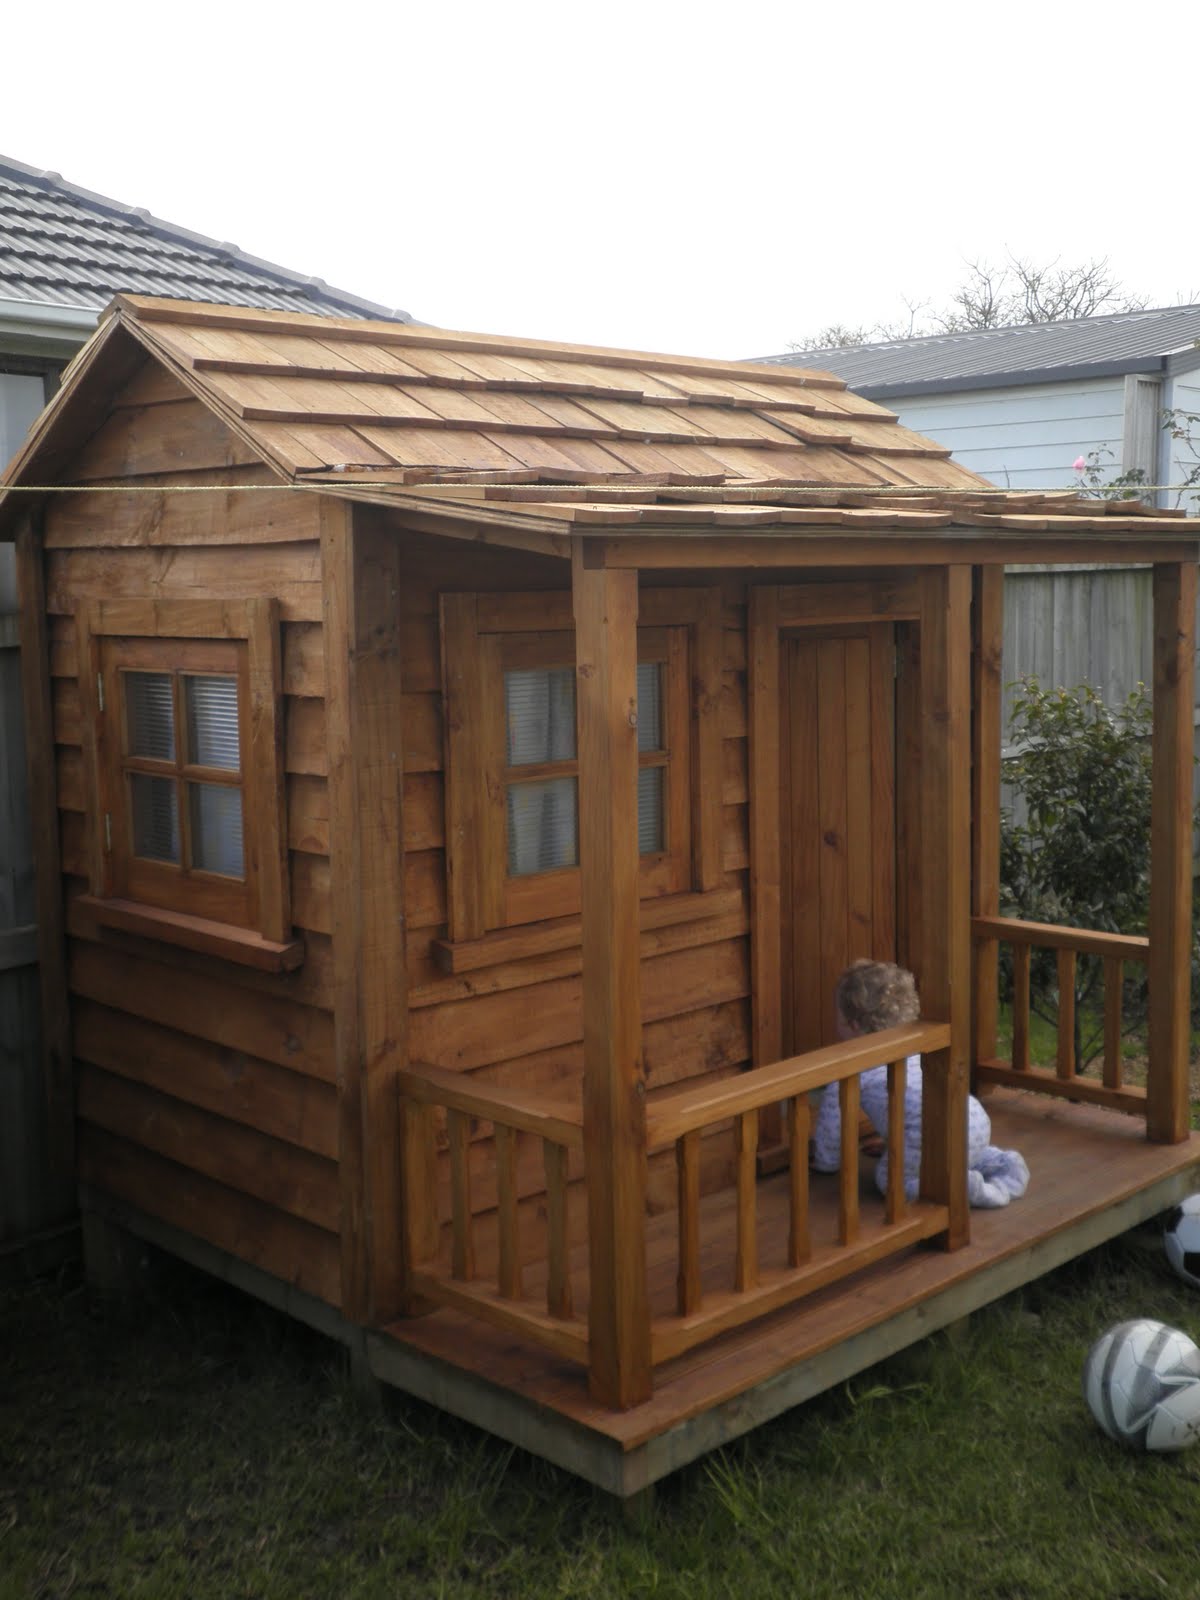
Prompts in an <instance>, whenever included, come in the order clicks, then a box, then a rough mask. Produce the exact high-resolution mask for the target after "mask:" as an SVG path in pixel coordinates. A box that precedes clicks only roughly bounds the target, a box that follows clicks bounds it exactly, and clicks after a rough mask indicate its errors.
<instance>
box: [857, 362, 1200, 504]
mask: <svg viewBox="0 0 1200 1600" xmlns="http://www.w3.org/2000/svg"><path fill="white" fill-rule="evenodd" d="M1198 398H1200V396H1198ZM881 404H883V405H885V406H887V407H888V409H889V410H893V411H895V412H896V413H897V414H898V415H899V418H900V421H901V422H902V423H903V424H904V426H905V427H906V428H912V429H914V430H915V431H916V432H917V433H924V434H927V435H928V436H929V438H931V439H936V440H937V442H938V443H939V444H943V445H945V446H946V447H947V448H948V449H950V450H951V451H953V453H954V457H955V460H957V461H959V462H961V463H962V465H963V466H964V467H970V468H971V469H972V470H973V471H975V472H978V473H981V474H982V475H983V477H985V478H989V479H990V480H991V481H992V482H993V483H994V484H996V485H997V486H998V487H999V488H1001V489H1072V488H1074V487H1075V485H1076V483H1077V481H1078V480H1077V478H1076V475H1075V473H1074V472H1073V471H1072V463H1073V462H1074V461H1075V459H1076V457H1078V456H1084V457H1085V458H1086V457H1087V455H1088V454H1089V452H1090V451H1092V450H1097V449H1100V448H1103V447H1107V448H1108V449H1109V450H1110V451H1111V452H1112V456H1111V458H1110V457H1108V456H1105V457H1103V458H1102V462H1103V464H1102V471H1103V472H1104V476H1105V477H1112V476H1114V475H1115V474H1116V473H1118V472H1120V470H1121V448H1122V429H1123V423H1124V413H1125V380H1124V379H1123V378H1120V377H1117V378H1094V379H1079V380H1077V381H1075V382H1072V383H1031V384H1024V385H1022V386H1021V387H1020V388H1014V389H975V390H969V391H967V392H966V393H963V394H940V395H929V396H927V397H926V398H923V399H903V398H902V399H899V400H884V401H882V402H881ZM1198 409H1200V407H1198Z"/></svg>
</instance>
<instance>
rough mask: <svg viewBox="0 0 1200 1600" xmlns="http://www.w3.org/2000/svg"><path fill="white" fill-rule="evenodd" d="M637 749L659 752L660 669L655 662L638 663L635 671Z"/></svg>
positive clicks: (660, 722)
mask: <svg viewBox="0 0 1200 1600" xmlns="http://www.w3.org/2000/svg"><path fill="white" fill-rule="evenodd" d="M637 719H638V749H639V750H661V749H662V748H663V737H662V667H661V666H660V665H659V663H658V662H657V661H643V662H639V664H638V669H637Z"/></svg>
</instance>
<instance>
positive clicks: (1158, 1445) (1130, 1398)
mask: <svg viewBox="0 0 1200 1600" xmlns="http://www.w3.org/2000/svg"><path fill="white" fill-rule="evenodd" d="M1083 1396H1084V1399H1085V1400H1086V1401H1087V1403H1088V1408H1089V1409H1090V1411H1091V1413H1092V1415H1093V1416H1094V1417H1095V1419H1096V1421H1097V1422H1098V1423H1099V1424H1100V1426H1101V1427H1102V1428H1103V1429H1104V1431H1105V1433H1107V1434H1108V1436H1109V1438H1110V1439H1116V1440H1117V1442H1118V1443H1120V1444H1123V1445H1125V1446H1126V1447H1127V1448H1129V1449H1131V1450H1184V1449H1186V1448H1187V1446H1188V1445H1190V1444H1195V1443H1196V1442H1197V1441H1200V1349H1198V1348H1197V1347H1196V1345H1195V1344H1194V1343H1193V1341H1192V1340H1191V1339H1189V1338H1188V1336H1187V1334H1186V1333H1181V1332H1180V1331H1179V1329H1178V1328H1169V1327H1167V1325H1166V1324H1165V1323H1163V1322H1154V1321H1152V1320H1151V1319H1150V1318H1148V1317H1146V1318H1142V1319H1140V1320H1138V1321H1136V1322H1119V1323H1117V1324H1116V1326H1115V1327H1112V1328H1109V1330H1108V1332H1107V1333H1104V1334H1102V1335H1101V1336H1100V1338H1099V1339H1097V1340H1096V1342H1095V1344H1094V1345H1093V1346H1092V1348H1091V1349H1090V1350H1089V1351H1088V1354H1087V1360H1086V1361H1085V1362H1084V1364H1083Z"/></svg>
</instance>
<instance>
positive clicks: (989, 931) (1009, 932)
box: [971, 917, 1150, 962]
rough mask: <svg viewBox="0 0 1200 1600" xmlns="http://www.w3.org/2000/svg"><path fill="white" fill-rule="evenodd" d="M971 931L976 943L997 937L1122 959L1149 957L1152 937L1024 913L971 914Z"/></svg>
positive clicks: (1008, 940) (1001, 939)
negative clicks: (1031, 917) (1045, 919)
mask: <svg viewBox="0 0 1200 1600" xmlns="http://www.w3.org/2000/svg"><path fill="white" fill-rule="evenodd" d="M971 934H972V937H973V938H974V939H975V941H976V943H990V942H991V941H992V940H994V939H995V940H1000V941H1001V942H1002V943H1005V944H1022V945H1037V946H1038V947H1039V948H1040V949H1044V950H1074V951H1075V952H1076V953H1077V954H1079V955H1084V956H1119V957H1120V958H1121V960H1122V961H1141V962H1145V961H1149V959H1150V941H1149V939H1146V938H1143V937H1142V936H1140V935H1137V934H1128V933H1106V932H1105V931H1104V930H1102V929H1099V928H1070V927H1064V926H1063V925H1062V924H1060V923H1054V922H1027V921H1026V920H1025V919H1024V918H1022V917H972V918H971Z"/></svg>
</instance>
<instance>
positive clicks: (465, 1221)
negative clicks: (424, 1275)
mask: <svg viewBox="0 0 1200 1600" xmlns="http://www.w3.org/2000/svg"><path fill="white" fill-rule="evenodd" d="M446 1131H447V1134H448V1136H449V1139H450V1194H451V1197H452V1201H453V1206H452V1211H453V1218H452V1225H453V1232H454V1249H453V1256H452V1264H451V1271H452V1272H453V1274H454V1276H455V1277H456V1278H459V1279H461V1280H462V1281H463V1282H469V1281H470V1280H471V1279H472V1278H473V1277H474V1276H475V1240H474V1220H475V1219H474V1218H473V1217H472V1215H471V1171H470V1140H471V1124H470V1119H469V1118H468V1117H467V1115H466V1113H465V1112H463V1111H447V1113H446Z"/></svg>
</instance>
